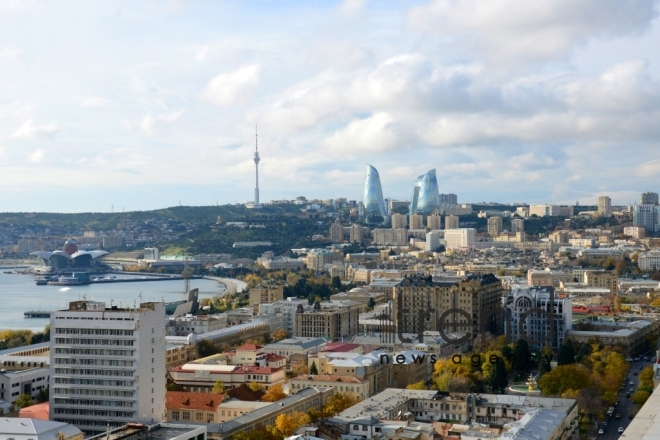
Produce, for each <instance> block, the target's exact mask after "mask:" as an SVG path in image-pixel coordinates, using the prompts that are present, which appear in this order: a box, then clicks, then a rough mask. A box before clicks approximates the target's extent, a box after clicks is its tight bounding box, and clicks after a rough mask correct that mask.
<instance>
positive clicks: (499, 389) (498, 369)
mask: <svg viewBox="0 0 660 440" xmlns="http://www.w3.org/2000/svg"><path fill="white" fill-rule="evenodd" d="M507 385H509V381H508V380H507V376H506V365H504V359H503V358H501V357H500V358H498V359H497V363H496V364H495V373H494V374H493V376H492V377H491V380H490V386H491V388H492V389H493V392H495V393H504V390H505V389H506V387H507Z"/></svg>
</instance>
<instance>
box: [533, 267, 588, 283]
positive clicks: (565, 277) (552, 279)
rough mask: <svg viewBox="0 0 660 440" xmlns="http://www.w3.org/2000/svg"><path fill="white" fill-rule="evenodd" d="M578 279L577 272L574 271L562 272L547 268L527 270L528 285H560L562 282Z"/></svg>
mask: <svg viewBox="0 0 660 440" xmlns="http://www.w3.org/2000/svg"><path fill="white" fill-rule="evenodd" d="M574 279H576V274H574V273H573V272H570V271H567V272H561V271H551V270H550V269H545V270H534V269H530V270H528V271H527V285H528V286H536V287H543V286H547V287H558V286H559V284H560V283H562V282H573V280H574Z"/></svg>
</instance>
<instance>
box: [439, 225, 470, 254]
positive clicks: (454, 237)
mask: <svg viewBox="0 0 660 440" xmlns="http://www.w3.org/2000/svg"><path fill="white" fill-rule="evenodd" d="M475 232H476V230H475V229H474V228H460V229H449V230H446V231H445V242H446V243H447V245H446V246H447V249H472V248H474V246H475V236H474V235H475Z"/></svg>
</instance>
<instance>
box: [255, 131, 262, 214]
mask: <svg viewBox="0 0 660 440" xmlns="http://www.w3.org/2000/svg"><path fill="white" fill-rule="evenodd" d="M259 161H261V159H260V158H259V142H258V134H257V129H256V127H255V131H254V165H255V168H256V178H257V180H256V182H257V185H256V187H255V188H254V205H255V206H259Z"/></svg>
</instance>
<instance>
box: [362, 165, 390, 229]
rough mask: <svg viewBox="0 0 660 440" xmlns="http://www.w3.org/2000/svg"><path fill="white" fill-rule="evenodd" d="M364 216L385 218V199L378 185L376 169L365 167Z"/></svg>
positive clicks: (381, 188) (369, 166)
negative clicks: (373, 215)
mask: <svg viewBox="0 0 660 440" xmlns="http://www.w3.org/2000/svg"><path fill="white" fill-rule="evenodd" d="M362 203H363V204H364V212H365V214H367V215H368V214H378V215H380V216H381V217H386V216H387V209H385V199H384V198H383V187H382V186H381V184H380V175H378V171H377V170H376V168H374V167H372V166H371V165H367V177H366V179H365V181H364V196H363V202H362Z"/></svg>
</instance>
